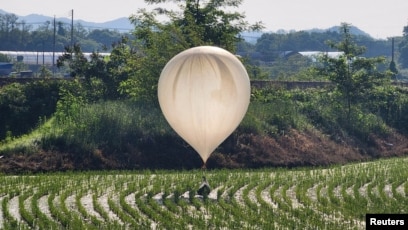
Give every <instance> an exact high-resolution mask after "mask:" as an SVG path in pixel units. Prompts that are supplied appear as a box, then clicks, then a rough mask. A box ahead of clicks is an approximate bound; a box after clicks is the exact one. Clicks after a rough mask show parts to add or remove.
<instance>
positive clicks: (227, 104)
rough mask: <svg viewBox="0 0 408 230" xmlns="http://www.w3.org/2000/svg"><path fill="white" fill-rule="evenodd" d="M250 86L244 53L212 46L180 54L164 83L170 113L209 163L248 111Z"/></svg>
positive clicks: (162, 97)
mask: <svg viewBox="0 0 408 230" xmlns="http://www.w3.org/2000/svg"><path fill="white" fill-rule="evenodd" d="M250 91H251V89H250V83H249V77H248V74H247V72H246V70H245V67H244V66H243V65H242V63H241V62H240V61H239V60H238V58H237V57H235V55H233V54H231V53H230V52H228V51H226V50H224V49H221V48H218V47H212V46H200V47H195V48H191V49H188V50H185V51H183V52H181V53H179V54H177V55H176V56H174V57H173V58H172V59H171V60H170V61H169V62H168V63H167V64H166V66H165V67H164V69H163V70H162V73H161V75H160V79H159V83H158V99H159V104H160V107H161V110H162V112H163V114H164V116H165V118H166V119H167V121H168V122H169V124H170V126H171V127H172V128H173V129H174V130H175V131H176V132H177V133H178V134H179V135H180V136H181V137H182V138H183V139H184V140H185V141H186V142H187V143H189V144H190V145H191V146H192V147H193V148H194V149H195V150H196V151H197V152H198V154H199V155H200V156H201V159H202V160H203V161H204V163H206V161H207V159H208V157H209V156H210V155H211V153H212V152H213V151H214V150H215V149H216V148H217V147H218V145H220V144H221V143H222V142H223V141H224V140H225V139H226V138H227V137H228V136H229V135H230V134H231V133H232V132H233V131H234V130H235V129H236V128H237V126H238V125H239V123H240V122H241V120H242V119H243V117H244V116H245V113H246V111H247V109H248V105H249V101H250Z"/></svg>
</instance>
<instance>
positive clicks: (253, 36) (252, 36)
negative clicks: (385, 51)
mask: <svg viewBox="0 0 408 230" xmlns="http://www.w3.org/2000/svg"><path fill="white" fill-rule="evenodd" d="M10 13H12V12H6V11H4V10H2V9H0V14H10ZM17 16H18V18H19V21H25V22H26V23H27V24H28V25H32V29H36V28H38V26H40V25H42V24H44V23H46V22H47V21H49V22H52V21H53V20H54V18H53V17H50V16H44V15H39V14H35V13H33V14H30V15H26V16H19V15H17ZM56 20H57V21H60V22H63V23H64V24H71V18H69V17H59V18H56ZM78 23H79V24H81V25H82V26H83V27H84V28H87V29H114V30H118V31H119V32H126V31H130V30H133V29H134V25H132V24H131V23H130V21H129V19H128V18H127V17H122V18H118V19H115V20H111V21H107V22H102V23H98V22H89V21H84V20H82V19H76V18H75V15H74V24H78ZM338 30H339V26H332V27H330V28H314V29H311V30H306V31H307V32H311V33H312V32H320V33H324V32H326V31H338ZM290 32H295V31H294V30H289V31H287V30H283V29H281V30H277V31H262V32H244V33H242V36H243V38H244V39H245V41H247V42H249V43H252V44H255V43H256V41H257V39H258V38H260V37H261V35H262V34H263V33H279V34H285V33H290ZM351 33H352V34H354V35H363V36H367V37H370V38H372V36H370V35H369V34H368V33H366V32H364V31H362V30H361V29H359V28H357V27H355V26H351Z"/></svg>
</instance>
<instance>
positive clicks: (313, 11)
mask: <svg viewBox="0 0 408 230" xmlns="http://www.w3.org/2000/svg"><path fill="white" fill-rule="evenodd" d="M0 1H1V2H2V3H1V4H0V9H3V10H5V11H7V12H11V13H14V14H17V15H21V16H25V15H28V14H32V13H37V14H42V15H47V16H54V15H55V16H56V17H69V12H70V10H71V9H74V18H75V19H83V20H86V21H93V22H105V21H109V20H113V19H116V18H119V17H128V16H130V15H131V14H134V13H136V12H137V10H138V9H139V8H145V7H146V6H147V5H146V4H145V3H144V1H143V0H0ZM169 5H172V6H174V4H173V3H171V4H169ZM167 6H168V5H167ZM236 11H238V12H240V13H245V16H246V19H247V20H248V21H249V22H255V21H262V22H263V23H264V25H265V26H266V29H265V30H266V31H277V30H279V29H284V30H292V29H293V30H302V29H312V28H321V29H326V28H328V27H331V26H335V25H340V23H341V22H347V23H350V24H352V25H354V26H357V27H359V28H360V29H362V30H363V31H365V32H367V33H369V34H370V35H371V36H373V37H374V38H387V37H391V36H401V35H402V30H403V27H404V26H406V25H408V0H337V1H334V0H279V1H277V0H244V2H243V4H242V5H241V6H240V7H239V8H237V9H236Z"/></svg>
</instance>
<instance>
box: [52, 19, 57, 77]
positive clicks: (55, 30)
mask: <svg viewBox="0 0 408 230" xmlns="http://www.w3.org/2000/svg"><path fill="white" fill-rule="evenodd" d="M56 26H57V25H56V22H55V15H54V37H53V41H52V76H53V77H54V76H55V36H56V32H57V28H56Z"/></svg>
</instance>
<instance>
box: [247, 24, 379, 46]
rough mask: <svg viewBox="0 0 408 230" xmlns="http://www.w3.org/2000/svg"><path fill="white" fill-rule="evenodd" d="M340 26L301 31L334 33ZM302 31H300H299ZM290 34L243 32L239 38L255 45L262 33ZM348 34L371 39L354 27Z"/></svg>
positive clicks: (287, 31) (283, 32) (279, 31)
mask: <svg viewBox="0 0 408 230" xmlns="http://www.w3.org/2000/svg"><path fill="white" fill-rule="evenodd" d="M339 29H340V26H332V27H330V28H327V29H318V28H314V29H310V30H303V31H306V32H309V33H324V32H326V31H334V32H339ZM299 31H302V30H299ZM291 32H296V31H295V30H283V29H280V30H277V31H262V32H243V33H242V34H241V36H242V37H243V38H244V39H245V41H246V42H249V43H252V44H255V43H256V41H257V40H258V38H260V37H261V36H262V34H264V33H278V34H286V33H291ZM350 32H351V34H353V35H356V36H360V35H362V36H366V37H370V38H372V37H371V35H370V34H368V33H366V32H364V31H362V30H360V29H359V28H358V27H355V26H350Z"/></svg>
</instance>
